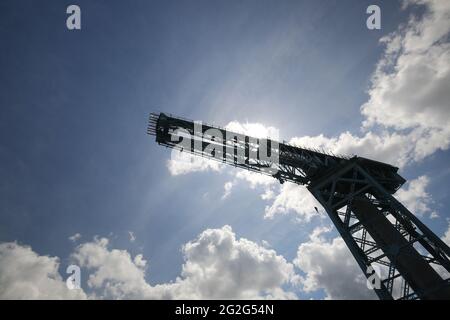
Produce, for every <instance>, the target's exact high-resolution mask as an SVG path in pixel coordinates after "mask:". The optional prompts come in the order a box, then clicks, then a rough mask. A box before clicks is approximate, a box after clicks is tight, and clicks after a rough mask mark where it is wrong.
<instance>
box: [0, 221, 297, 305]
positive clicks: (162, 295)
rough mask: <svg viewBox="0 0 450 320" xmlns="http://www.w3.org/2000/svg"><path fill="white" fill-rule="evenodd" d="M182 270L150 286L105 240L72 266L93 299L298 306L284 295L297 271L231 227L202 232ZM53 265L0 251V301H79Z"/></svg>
mask: <svg viewBox="0 0 450 320" xmlns="http://www.w3.org/2000/svg"><path fill="white" fill-rule="evenodd" d="M182 253H183V256H184V264H183V266H182V272H181V275H180V276H179V277H177V278H176V279H175V280H174V281H171V282H168V283H162V284H157V285H154V286H153V285H151V284H150V283H149V282H148V281H147V279H146V271H147V268H148V263H147V261H146V260H145V258H144V257H143V255H142V254H138V255H135V256H134V257H133V256H132V255H131V254H130V253H129V252H128V251H127V250H119V249H114V248H110V244H109V240H108V239H107V238H95V239H94V240H93V241H91V242H86V243H82V244H80V245H79V246H77V247H76V248H75V250H74V252H73V253H72V254H71V256H70V259H71V261H72V262H73V263H74V264H77V265H78V266H80V267H81V268H82V274H87V275H89V276H88V277H87V285H88V289H89V290H87V292H90V293H89V295H88V296H89V297H90V298H104V299H226V298H230V299H295V298H296V295H295V294H294V293H292V292H289V291H286V290H285V289H283V286H285V285H288V284H289V283H290V282H291V281H292V279H294V278H295V273H294V266H293V265H292V263H289V262H287V261H286V259H285V258H284V257H282V256H281V255H278V254H277V253H276V252H275V251H274V250H272V249H270V248H267V247H266V246H265V245H258V244H257V243H255V242H253V241H250V240H247V239H245V238H237V237H236V234H235V233H234V232H233V230H232V229H231V227H230V226H227V225H226V226H224V227H222V228H220V229H207V230H205V231H203V232H202V233H201V234H200V235H199V236H198V237H197V238H196V239H194V240H192V241H189V242H188V243H186V244H185V245H184V246H183V247H182ZM58 267H59V260H58V258H56V257H47V256H40V255H38V254H37V253H35V252H34V251H32V249H31V248H30V247H26V246H21V245H18V244H16V243H2V244H0V270H1V272H0V298H2V299H83V298H87V295H86V293H85V292H84V291H83V290H69V289H67V287H66V284H65V281H64V280H63V278H62V276H61V275H60V273H59V272H58Z"/></svg>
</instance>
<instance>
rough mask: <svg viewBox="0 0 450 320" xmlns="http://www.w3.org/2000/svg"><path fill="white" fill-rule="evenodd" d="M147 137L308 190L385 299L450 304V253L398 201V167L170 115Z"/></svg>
mask: <svg viewBox="0 0 450 320" xmlns="http://www.w3.org/2000/svg"><path fill="white" fill-rule="evenodd" d="M147 133H148V134H150V135H152V136H155V140H156V142H157V143H158V144H160V145H163V146H166V147H169V148H173V149H178V150H180V151H184V152H188V153H191V154H195V155H198V156H202V157H206V158H210V159H212V160H216V161H220V162H223V163H227V164H230V165H233V166H236V167H239V168H242V169H246V170H251V171H254V172H258V173H261V174H265V175H270V176H272V177H274V178H276V179H278V180H279V181H280V183H284V182H285V181H289V182H292V183H296V184H299V185H305V186H306V187H307V188H308V190H309V191H310V192H311V193H312V194H313V196H314V197H315V198H316V199H317V200H318V201H319V203H320V204H321V205H322V206H323V208H324V209H325V211H326V212H327V214H328V216H329V217H330V219H331V221H332V222H333V224H334V226H335V227H336V229H337V231H338V232H339V234H340V236H341V237H342V239H343V240H344V242H345V243H346V245H347V246H348V248H349V249H350V252H351V253H352V255H353V257H354V258H355V260H356V262H357V263H358V265H359V267H360V268H361V270H362V271H363V273H364V274H365V275H366V277H368V278H369V279H373V277H375V276H376V278H377V279H378V281H375V282H374V285H373V289H374V290H375V293H376V294H377V296H378V297H379V298H380V299H383V300H392V299H404V300H412V299H450V278H449V277H448V276H449V274H450V260H449V258H450V248H449V247H448V246H447V245H446V244H445V243H444V242H443V241H442V240H441V239H440V238H439V237H438V236H436V235H435V234H434V233H433V232H432V231H431V230H430V229H429V228H428V227H427V226H425V225H424V224H423V223H422V222H421V221H420V220H419V219H418V218H417V217H416V216H415V215H414V214H412V213H411V212H410V211H409V210H408V209H407V208H405V207H404V206H403V205H402V204H401V203H400V202H399V201H398V200H397V199H396V198H395V197H394V196H393V194H395V192H396V191H397V190H398V189H399V188H400V187H401V186H402V184H403V183H404V182H405V179H404V178H402V177H401V176H400V175H399V174H398V173H397V171H398V168H396V167H394V166H392V165H389V164H386V163H382V162H378V161H374V160H370V159H367V158H363V157H358V156H353V157H346V156H338V155H334V154H331V153H326V152H323V151H319V150H313V149H308V148H299V147H296V146H293V145H291V144H288V143H286V142H283V143H281V142H277V141H274V140H270V139H257V138H254V137H250V136H247V135H243V134H240V133H235V132H231V131H229V130H225V129H224V128H221V127H217V126H212V125H207V124H203V123H202V124H199V123H198V122H194V121H191V120H188V119H184V118H181V117H175V116H172V115H169V114H165V113H158V114H156V113H151V114H150V117H149V125H148V129H147ZM374 270H379V272H378V273H377V274H374Z"/></svg>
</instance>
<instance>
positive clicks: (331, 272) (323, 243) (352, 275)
mask: <svg viewBox="0 0 450 320" xmlns="http://www.w3.org/2000/svg"><path fill="white" fill-rule="evenodd" d="M330 230H331V228H328V227H319V228H316V229H315V230H314V231H313V232H312V234H311V236H310V240H309V241H308V242H305V243H302V244H301V245H300V246H299V248H298V251H297V257H296V259H295V260H294V264H295V265H296V266H297V267H298V268H299V269H300V270H302V271H303V272H305V273H306V275H305V276H304V277H301V280H300V281H299V282H300V284H301V286H302V289H303V290H304V291H305V292H313V291H317V290H320V289H323V290H325V293H326V298H327V299H376V295H375V293H374V292H373V291H372V290H370V289H368V288H367V286H366V278H365V276H364V274H363V273H362V272H361V270H360V269H359V267H358V265H357V264H356V262H355V259H354V258H353V256H352V255H351V253H350V251H349V249H348V248H347V246H346V245H345V243H344V241H343V240H342V238H334V239H332V240H331V241H327V240H325V238H324V237H323V236H322V235H323V233H325V232H328V231H330Z"/></svg>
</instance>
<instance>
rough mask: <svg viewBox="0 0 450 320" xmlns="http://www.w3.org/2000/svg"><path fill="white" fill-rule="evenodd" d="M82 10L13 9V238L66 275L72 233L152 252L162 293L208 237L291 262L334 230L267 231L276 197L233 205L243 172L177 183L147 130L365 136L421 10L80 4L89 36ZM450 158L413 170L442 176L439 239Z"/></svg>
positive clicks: (4, 123)
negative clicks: (403, 38) (158, 122)
mask: <svg viewBox="0 0 450 320" xmlns="http://www.w3.org/2000/svg"><path fill="white" fill-rule="evenodd" d="M69 4H72V2H69V1H24V0H21V1H2V2H1V3H0V16H1V17H0V39H1V43H2V49H1V50H0V68H1V70H2V71H1V72H0V83H1V87H2V89H1V91H0V106H1V108H0V242H13V241H17V242H18V243H19V244H23V245H28V246H31V247H32V249H33V250H34V251H35V252H37V253H38V254H40V255H49V256H57V257H60V259H61V266H60V271H61V273H62V274H64V269H65V266H66V265H67V264H68V263H69V256H70V253H71V252H72V251H73V250H74V246H75V244H74V243H72V242H71V241H69V240H68V237H69V236H71V235H73V234H75V233H80V234H81V235H82V238H81V239H80V241H81V242H83V241H91V240H92V239H93V237H94V236H100V237H107V238H108V239H109V240H110V245H111V246H112V247H114V248H119V249H123V250H127V251H128V252H130V254H131V255H133V256H134V255H136V254H140V253H142V254H143V256H144V257H145V258H146V259H147V260H148V265H149V268H148V270H147V273H146V279H147V281H148V282H149V283H150V284H152V285H154V284H157V283H166V282H169V281H171V280H174V279H175V278H176V277H177V276H179V275H180V272H181V268H182V265H183V261H184V260H183V254H182V252H181V251H180V250H181V247H182V245H183V244H185V243H187V242H188V241H191V240H193V239H195V238H196V237H197V235H199V234H200V233H201V232H202V231H204V230H205V229H208V228H209V229H214V228H221V227H223V226H224V225H230V226H231V227H232V228H233V231H234V232H235V233H236V235H237V237H243V238H247V239H249V240H251V241H254V242H255V243H261V241H262V240H266V241H268V242H269V243H270V244H271V247H272V248H273V249H275V250H276V252H277V254H279V255H282V256H284V257H285V258H286V260H287V261H292V260H294V258H295V257H296V254H297V249H298V246H299V245H300V244H301V243H303V242H305V241H308V239H309V235H310V234H311V232H312V230H314V228H316V227H318V226H323V225H327V224H329V223H328V221H327V220H324V219H319V218H312V219H311V220H310V221H307V222H306V221H303V222H296V219H295V218H296V213H295V212H293V210H290V211H289V210H288V211H289V212H288V213H287V214H284V215H276V216H275V217H274V218H273V219H264V212H265V208H266V206H267V205H270V203H268V202H267V201H263V200H262V199H261V193H262V192H263V189H264V187H263V186H257V187H256V188H255V189H252V188H250V187H249V186H248V185H247V184H246V183H245V182H240V183H236V185H235V186H234V187H233V190H232V193H231V194H230V196H229V197H227V198H226V199H223V200H221V197H222V195H223V192H224V184H225V183H226V182H227V181H230V179H231V180H233V179H234V178H233V177H234V175H235V174H236V173H235V171H233V170H226V171H221V172H213V171H211V170H207V171H204V172H195V173H189V174H185V175H172V174H171V173H170V172H169V170H168V169H167V161H168V159H169V158H170V152H169V150H166V149H164V148H162V147H160V146H158V145H157V144H156V143H155V142H154V141H153V140H152V138H151V137H149V136H147V135H146V134H145V132H146V125H147V117H148V114H149V113H150V112H152V111H163V112H170V113H173V114H175V115H180V116H184V117H187V118H191V119H195V120H203V121H206V122H209V123H215V124H218V125H226V124H228V123H229V122H231V121H239V122H241V123H246V122H250V123H261V124H263V125H265V126H272V127H275V128H278V129H279V130H280V136H281V138H283V139H286V140H289V139H291V138H292V137H304V136H311V137H313V136H317V135H320V134H323V135H325V136H327V137H334V136H338V135H340V134H341V133H342V132H345V131H349V132H351V133H352V134H354V135H363V133H361V123H362V121H363V120H364V119H365V116H364V115H363V114H362V113H361V110H360V107H361V106H362V105H363V104H364V103H366V102H367V101H368V100H369V93H368V90H369V88H370V86H371V81H370V80H371V76H372V75H373V73H374V72H375V69H376V65H377V63H378V62H379V61H380V59H381V58H382V56H383V52H384V50H385V49H384V46H383V45H382V44H380V42H379V40H380V38H382V37H383V36H386V35H388V34H389V33H391V32H394V31H396V30H398V27H399V25H400V24H402V23H403V24H405V23H407V21H408V16H409V15H410V14H411V13H416V14H417V13H420V12H421V10H422V9H423V8H420V7H419V8H417V7H413V8H407V9H405V10H401V2H399V1H357V0H346V1H300V0H299V1H266V0H263V1H261V0H258V1H221V0H215V1H82V0H78V1H76V4H78V5H79V6H80V8H81V12H82V20H81V21H82V29H81V30H79V31H69V30H67V28H66V26H65V20H66V17H67V15H66V13H65V10H66V7H67V6H68V5H69ZM370 4H378V5H379V6H380V7H381V9H382V29H381V30H368V29H367V28H366V24H365V21H366V18H367V14H366V13H365V10H366V8H367V7H368V5H370ZM447 106H448V105H447ZM397 129H398V128H392V126H391V127H389V130H390V132H393V131H395V130H397ZM408 129H410V128H400V129H398V130H399V132H403V131H404V130H408ZM381 130H382V129H380V124H379V123H378V124H377V127H376V128H374V129H373V131H374V132H378V131H381ZM439 148H440V149H442V150H439ZM447 148H448V144H447V145H445V144H442V145H440V147H437V148H436V150H435V151H433V152H431V153H430V154H429V155H427V156H425V157H423V158H422V159H419V160H417V161H415V160H414V161H410V162H408V164H405V165H404V166H403V167H402V174H403V175H404V177H405V178H407V179H408V180H413V179H416V178H418V177H419V176H422V175H426V176H427V177H428V178H429V183H428V184H427V186H426V191H427V193H428V195H429V197H430V198H432V199H433V201H430V202H428V206H429V208H430V210H432V211H436V212H437V213H438V214H439V216H440V217H439V218H436V219H431V218H430V217H429V215H425V216H424V217H423V221H425V222H426V224H427V225H429V226H430V227H431V228H432V229H433V230H434V231H435V232H436V233H437V234H438V235H439V236H442V235H443V234H444V233H445V231H446V230H447V227H448V224H447V221H446V218H450V216H449V215H448V211H447V210H446V208H448V207H449V206H450V200H448V199H449V191H448V184H449V181H450V170H449V167H448V163H449V160H450V153H449V152H448V150H447ZM360 155H361V156H370V155H365V154H360ZM274 188H275V190H276V188H277V187H274ZM294 211H295V210H294ZM129 231H132V232H133V233H134V235H135V236H136V241H134V242H130V240H129V234H128V232H129ZM335 235H336V234H335V232H334V231H333V232H331V233H330V234H329V236H327V239H328V238H332V237H334V236H335ZM299 273H300V274H301V272H300V271H299ZM83 286H85V287H86V284H85V283H83ZM292 290H294V292H295V293H296V294H297V295H298V297H300V298H310V297H314V298H322V297H324V296H325V294H324V291H323V290H321V289H318V290H316V291H312V292H304V291H302V290H300V289H298V288H294V289H292Z"/></svg>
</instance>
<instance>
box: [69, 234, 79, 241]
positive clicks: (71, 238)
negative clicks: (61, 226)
mask: <svg viewBox="0 0 450 320" xmlns="http://www.w3.org/2000/svg"><path fill="white" fill-rule="evenodd" d="M80 238H81V234H80V233H78V232H77V233H75V234H74V235H73V236H70V237H69V240H70V241H72V242H77V241H78V240H80Z"/></svg>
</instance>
